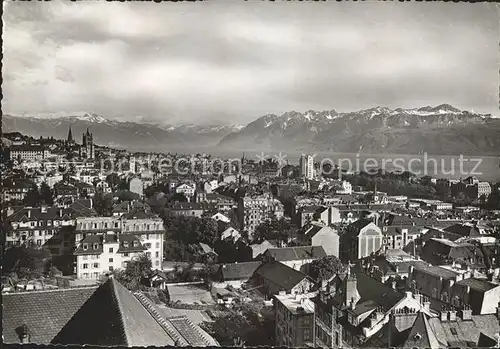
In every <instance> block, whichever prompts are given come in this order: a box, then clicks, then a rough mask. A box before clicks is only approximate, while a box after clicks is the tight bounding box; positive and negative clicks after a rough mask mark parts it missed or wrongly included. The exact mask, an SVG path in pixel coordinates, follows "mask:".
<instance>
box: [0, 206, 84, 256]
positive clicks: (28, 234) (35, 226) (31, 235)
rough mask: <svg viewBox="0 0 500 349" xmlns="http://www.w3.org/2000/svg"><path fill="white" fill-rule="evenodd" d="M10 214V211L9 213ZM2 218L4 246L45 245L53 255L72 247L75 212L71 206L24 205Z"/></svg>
mask: <svg viewBox="0 0 500 349" xmlns="http://www.w3.org/2000/svg"><path fill="white" fill-rule="evenodd" d="M9 213H10V214H9ZM8 214H9V216H8V217H7V218H6V219H5V224H6V228H7V231H6V233H5V238H6V239H5V240H6V241H5V246H6V247H11V246H20V245H23V244H24V245H26V246H33V247H42V246H44V245H45V246H48V247H49V248H50V252H51V254H52V255H53V256H57V255H62V254H63V253H65V252H69V251H70V250H71V248H72V247H73V246H74V234H73V227H74V225H75V219H74V218H73V216H74V215H75V214H78V215H83V214H85V212H83V211H79V212H78V213H77V212H76V211H75V210H74V209H73V208H71V207H70V208H59V207H47V206H42V207H36V208H35V207H24V208H22V209H20V210H18V211H15V212H8Z"/></svg>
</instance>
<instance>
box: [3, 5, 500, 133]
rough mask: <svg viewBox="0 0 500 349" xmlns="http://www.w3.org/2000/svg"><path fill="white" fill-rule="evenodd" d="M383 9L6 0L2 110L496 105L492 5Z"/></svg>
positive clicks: (161, 114)
mask: <svg viewBox="0 0 500 349" xmlns="http://www.w3.org/2000/svg"><path fill="white" fill-rule="evenodd" d="M4 4H5V3H4ZM395 5H399V4H391V3H366V4H354V3H351V4H349V3H314V2H312V3H282V4H281V3H247V2H245V3H229V2H227V3H220V2H217V3H216V2H204V3H168V4H167V3H161V4H156V3H148V2H135V3H134V2H130V3H129V2H126V3H119V2H117V3H109V2H15V3H13V2H11V3H8V5H7V4H5V5H4V33H3V39H4V66H3V74H4V83H3V86H2V88H3V93H4V100H3V102H2V106H3V108H4V110H5V111H7V112H11V113H18V114H21V113H25V112H28V113H29V112H58V111H65V110H66V111H70V110H87V111H92V112H97V113H99V114H101V115H103V116H105V117H109V118H124V119H129V120H130V119H133V118H134V116H137V115H141V116H142V117H145V118H149V119H151V118H153V119H157V120H160V121H164V122H179V121H184V122H203V121H204V122H210V121H213V120H226V121H227V122H228V123H240V122H241V123H244V122H249V121H251V120H253V119H254V118H256V117H258V116H261V115H263V114H265V113H268V112H273V113H282V112H285V111H287V110H291V109H295V110H308V109H336V110H339V111H348V110H358V109H361V108H364V107H372V106H374V105H386V106H389V107H394V108H395V107H414V106H420V105H423V104H425V105H428V104H440V103H444V102H446V103H450V104H453V105H456V106H457V107H459V108H468V109H472V108H473V109H474V110H475V111H481V112H484V113H493V114H496V108H497V105H498V101H497V98H498V67H497V61H498V56H497V36H498V35H497V31H498V28H497V27H498V20H497V18H496V12H495V11H493V9H494V8H492V7H491V5H490V4H473V5H472V4H444V3H442V4H419V3H411V4H410V3H408V4H405V6H400V5H399V6H395ZM449 5H452V6H449ZM443 16H445V18H446V21H443V20H442V19H443Z"/></svg>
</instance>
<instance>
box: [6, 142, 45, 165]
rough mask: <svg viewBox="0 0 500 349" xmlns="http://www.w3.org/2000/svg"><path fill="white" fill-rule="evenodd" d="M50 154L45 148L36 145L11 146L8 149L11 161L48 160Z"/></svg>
mask: <svg viewBox="0 0 500 349" xmlns="http://www.w3.org/2000/svg"><path fill="white" fill-rule="evenodd" d="M49 155H50V152H49V150H48V149H47V148H44V147H41V146H39V145H38V146H37V145H13V146H12V147H11V148H10V158H11V159H12V160H17V159H21V160H23V161H35V160H43V159H45V158H48V157H49Z"/></svg>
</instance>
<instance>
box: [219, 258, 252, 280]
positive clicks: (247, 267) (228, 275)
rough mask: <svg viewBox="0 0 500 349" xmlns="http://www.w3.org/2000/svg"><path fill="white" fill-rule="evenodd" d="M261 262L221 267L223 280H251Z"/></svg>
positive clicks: (229, 264) (230, 264)
mask: <svg viewBox="0 0 500 349" xmlns="http://www.w3.org/2000/svg"><path fill="white" fill-rule="evenodd" d="M261 264H262V263H261V262H241V263H228V264H223V265H221V268H220V272H221V277H222V279H223V280H238V279H249V278H250V277H251V276H252V274H253V273H254V271H255V270H256V269H257V268H258V267H259V266H260V265H261Z"/></svg>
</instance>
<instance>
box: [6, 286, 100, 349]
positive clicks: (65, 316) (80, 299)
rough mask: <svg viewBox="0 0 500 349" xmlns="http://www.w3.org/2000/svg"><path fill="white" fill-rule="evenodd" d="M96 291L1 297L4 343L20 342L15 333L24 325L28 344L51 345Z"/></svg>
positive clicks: (75, 290) (43, 292) (91, 288)
mask: <svg viewBox="0 0 500 349" xmlns="http://www.w3.org/2000/svg"><path fill="white" fill-rule="evenodd" d="M96 289H97V287H85V288H70V289H58V290H50V291H36V292H20V293H10V294H4V295H2V298H3V316H2V327H3V337H4V338H3V339H4V342H5V343H20V338H19V334H18V333H17V332H16V331H18V330H19V328H20V327H21V326H23V325H26V326H27V330H28V332H29V335H30V342H32V343H36V344H48V343H50V341H51V340H52V339H53V338H54V337H55V336H56V335H57V333H58V332H59V331H60V330H61V329H62V328H63V327H64V325H65V324H66V323H67V322H68V321H69V320H70V319H71V317H72V316H73V315H74V314H75V313H76V312H77V311H78V309H80V307H81V306H82V305H83V304H84V303H85V302H86V301H87V300H88V299H89V298H90V296H91V295H92V294H93V293H94V292H95V290H96Z"/></svg>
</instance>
